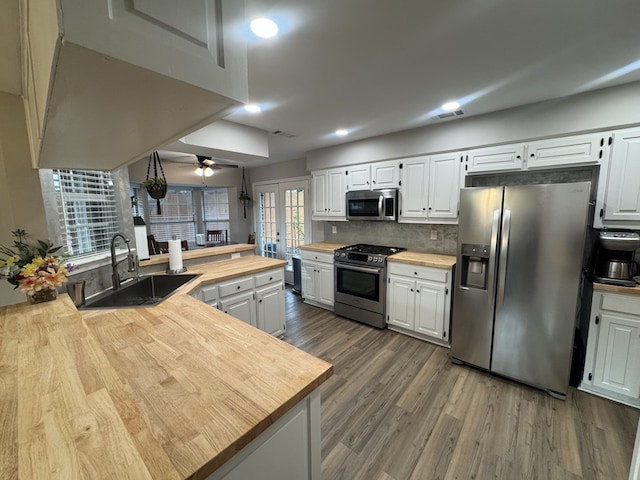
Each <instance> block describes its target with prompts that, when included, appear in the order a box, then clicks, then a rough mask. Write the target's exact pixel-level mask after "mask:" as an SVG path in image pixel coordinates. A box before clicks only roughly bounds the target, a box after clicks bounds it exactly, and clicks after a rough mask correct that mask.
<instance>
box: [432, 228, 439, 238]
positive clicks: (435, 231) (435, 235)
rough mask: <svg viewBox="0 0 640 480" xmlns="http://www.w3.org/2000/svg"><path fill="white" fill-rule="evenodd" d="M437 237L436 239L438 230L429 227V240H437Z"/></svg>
mask: <svg viewBox="0 0 640 480" xmlns="http://www.w3.org/2000/svg"><path fill="white" fill-rule="evenodd" d="M437 239H438V231H437V230H433V229H431V240H437Z"/></svg>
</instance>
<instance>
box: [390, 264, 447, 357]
mask: <svg viewBox="0 0 640 480" xmlns="http://www.w3.org/2000/svg"><path fill="white" fill-rule="evenodd" d="M450 291H451V270H448V269H443V268H434V267H424V266H420V265H409V264H400V263H395V262H391V261H390V262H388V285H387V325H388V327H389V329H390V330H395V331H398V332H401V333H406V334H409V335H412V336H415V337H418V338H421V339H423V340H428V341H431V342H434V343H438V344H440V345H446V346H448V345H449V324H450V318H451V296H450Z"/></svg>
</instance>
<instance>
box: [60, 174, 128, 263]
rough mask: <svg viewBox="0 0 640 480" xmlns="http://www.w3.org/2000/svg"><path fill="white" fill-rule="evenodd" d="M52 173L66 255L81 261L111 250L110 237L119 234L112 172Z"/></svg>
mask: <svg viewBox="0 0 640 480" xmlns="http://www.w3.org/2000/svg"><path fill="white" fill-rule="evenodd" d="M52 172H53V190H54V192H55V201H56V207H57V217H58V221H59V224H60V228H61V232H60V235H61V242H62V244H63V245H64V246H65V247H66V252H67V253H68V254H69V255H71V256H72V257H74V258H79V257H87V256H89V255H92V254H95V253H98V252H102V251H107V250H109V248H110V241H111V237H112V236H113V235H114V234H115V233H116V232H117V231H118V210H117V203H116V194H115V189H114V187H113V178H112V176H111V172H98V171H85V170H53V171H52ZM62 226H64V228H62Z"/></svg>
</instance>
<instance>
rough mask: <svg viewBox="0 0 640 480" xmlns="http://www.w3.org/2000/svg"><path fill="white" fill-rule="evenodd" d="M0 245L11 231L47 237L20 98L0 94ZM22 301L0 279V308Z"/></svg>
mask: <svg viewBox="0 0 640 480" xmlns="http://www.w3.org/2000/svg"><path fill="white" fill-rule="evenodd" d="M0 205H2V208H1V209H0V244H3V245H10V244H11V243H12V242H13V238H12V236H11V231H12V230H15V229H17V228H21V229H24V230H26V231H27V232H28V233H29V234H31V236H32V237H33V238H34V239H35V238H38V239H46V238H48V233H47V222H46V219H45V213H44V202H43V200H42V193H41V190H40V178H39V175H38V171H37V170H34V169H32V168H31V157H30V154H29V143H28V139H27V130H26V120H25V116H24V107H23V104H22V99H21V98H20V97H19V96H17V95H10V94H7V93H0ZM23 301H25V296H24V294H21V293H19V292H18V291H17V290H13V286H12V285H10V284H9V283H8V282H7V281H6V280H4V279H0V305H10V304H13V303H17V302H23Z"/></svg>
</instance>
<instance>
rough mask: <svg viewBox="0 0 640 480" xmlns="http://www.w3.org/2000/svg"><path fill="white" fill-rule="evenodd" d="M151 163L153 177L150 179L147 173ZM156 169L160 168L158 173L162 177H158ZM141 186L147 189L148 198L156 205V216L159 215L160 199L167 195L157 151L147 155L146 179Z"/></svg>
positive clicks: (165, 182) (165, 180) (160, 211)
mask: <svg viewBox="0 0 640 480" xmlns="http://www.w3.org/2000/svg"><path fill="white" fill-rule="evenodd" d="M152 161H153V177H152V178H150V177H149V172H150V170H151V162H152ZM158 167H160V173H161V174H162V177H159V176H158ZM142 186H143V187H144V188H146V189H147V192H148V193H149V196H150V197H151V198H153V199H154V200H155V201H156V205H157V206H158V215H161V214H162V210H161V209H160V199H161V198H164V197H165V196H166V195H167V179H166V178H165V176H164V170H163V168H162V163H160V155H158V151H157V150H156V151H155V152H153V153H152V154H151V155H149V164H148V165H147V179H146V180H145V181H144V182H142Z"/></svg>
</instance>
